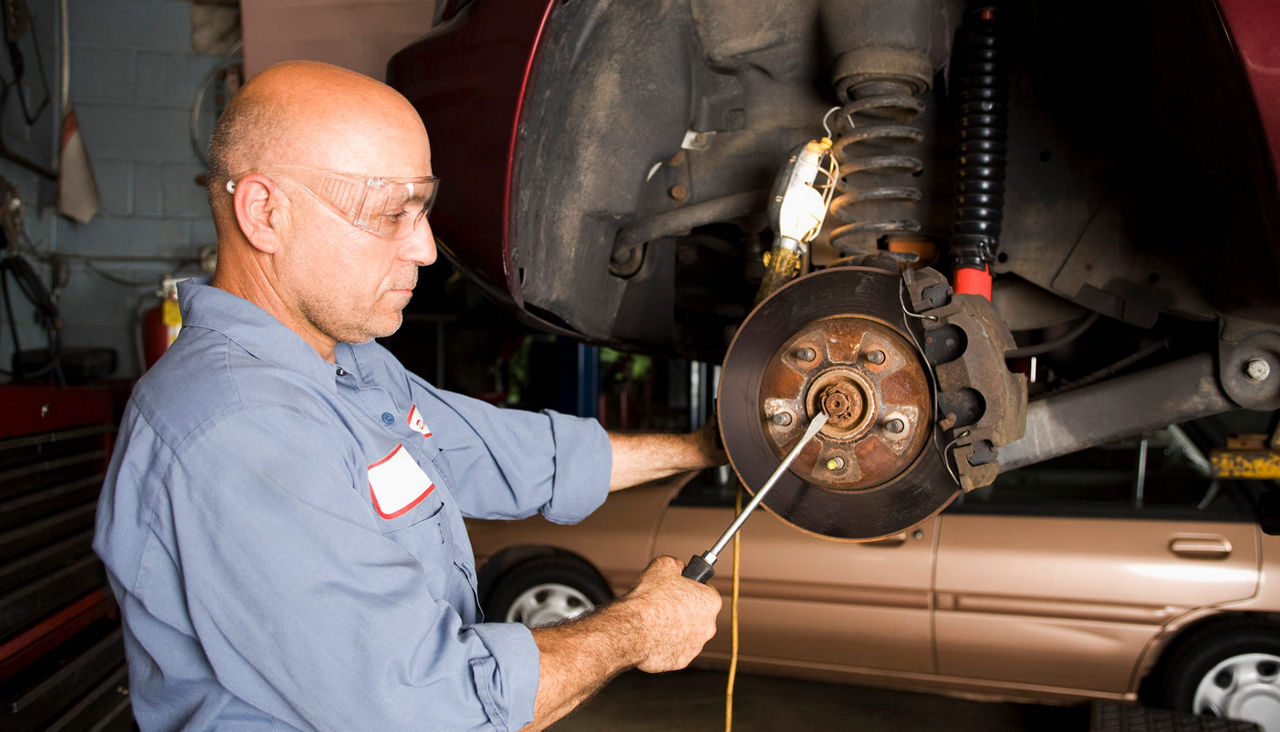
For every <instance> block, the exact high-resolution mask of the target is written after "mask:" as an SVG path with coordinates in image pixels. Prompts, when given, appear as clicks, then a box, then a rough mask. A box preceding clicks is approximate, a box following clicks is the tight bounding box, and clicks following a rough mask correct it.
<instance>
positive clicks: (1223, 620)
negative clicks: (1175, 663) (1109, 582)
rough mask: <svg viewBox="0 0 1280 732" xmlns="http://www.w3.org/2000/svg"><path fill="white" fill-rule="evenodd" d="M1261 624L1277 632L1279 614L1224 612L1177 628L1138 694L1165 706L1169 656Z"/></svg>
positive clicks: (1177, 654)
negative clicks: (1163, 686)
mask: <svg viewBox="0 0 1280 732" xmlns="http://www.w3.org/2000/svg"><path fill="white" fill-rule="evenodd" d="M1258 624H1267V625H1272V626H1275V629H1276V631H1277V632H1280V613H1258V612H1231V613H1221V614H1218V615H1211V616H1209V617H1207V618H1202V619H1200V620H1197V621H1195V622H1193V623H1191V624H1190V625H1188V626H1186V627H1185V628H1182V629H1181V630H1179V631H1177V633H1176V634H1175V635H1174V636H1173V638H1172V639H1170V640H1168V641H1167V642H1165V644H1164V647H1163V648H1160V649H1159V651H1158V653H1159V655H1158V656H1157V658H1156V662H1155V663H1153V664H1152V665H1151V668H1150V669H1149V670H1148V671H1147V674H1146V676H1144V677H1143V678H1142V681H1141V682H1140V683H1139V685H1138V697H1139V698H1140V699H1142V701H1143V702H1144V703H1146V704H1149V705H1155V706H1159V705H1162V704H1163V699H1162V698H1161V689H1160V684H1161V681H1162V680H1163V679H1164V678H1165V676H1166V674H1167V672H1168V667H1169V662H1170V659H1176V658H1178V656H1179V655H1180V653H1181V652H1182V650H1183V649H1184V648H1187V647H1188V646H1191V645H1194V644H1195V643H1198V642H1199V641H1200V640H1202V639H1204V638H1205V637H1206V636H1209V635H1214V634H1217V633H1224V632H1229V631H1230V630H1231V629H1232V628H1234V627H1237V626H1240V625H1258Z"/></svg>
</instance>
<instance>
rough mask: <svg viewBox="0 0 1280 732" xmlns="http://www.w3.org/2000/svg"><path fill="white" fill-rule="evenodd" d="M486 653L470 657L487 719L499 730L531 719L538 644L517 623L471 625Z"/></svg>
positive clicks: (536, 682) (515, 726)
mask: <svg viewBox="0 0 1280 732" xmlns="http://www.w3.org/2000/svg"><path fill="white" fill-rule="evenodd" d="M471 630H472V632H474V633H475V634H476V635H477V636H479V638H480V642H481V643H483V644H484V646H485V648H487V649H488V650H489V654H490V655H489V656H484V657H480V658H474V659H472V660H471V678H472V680H473V681H474V682H475V685H476V693H477V695H479V697H480V703H481V704H482V705H483V706H484V710H485V712H486V713H487V714H488V715H489V721H490V722H491V723H492V724H493V726H494V727H497V728H498V729H500V730H506V729H520V728H521V727H523V726H524V725H526V724H528V723H529V722H532V721H533V707H534V701H535V699H536V698H537V696H538V646H537V644H536V643H534V640H533V634H532V633H530V632H529V629H528V628H526V627H525V626H523V625H521V624H519V623H483V624H481V625H474V626H472V628H471Z"/></svg>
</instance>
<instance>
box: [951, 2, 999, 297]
mask: <svg viewBox="0 0 1280 732" xmlns="http://www.w3.org/2000/svg"><path fill="white" fill-rule="evenodd" d="M997 19H998V13H997V8H996V5H995V4H994V3H991V2H986V3H978V4H975V5H974V6H972V7H971V8H970V9H969V10H968V11H967V12H966V14H965V20H964V23H963V25H961V27H960V30H959V31H958V32H957V33H956V42H955V46H954V48H953V50H952V64H951V74H952V85H953V96H954V98H955V99H956V100H957V104H958V108H957V115H956V118H957V124H958V127H957V131H956V188H955V205H954V208H953V211H952V222H953V223H952V230H951V258H952V263H953V265H954V267H955V275H954V280H955V282H954V285H955V290H956V292H959V293H969V294H978V295H984V296H986V298H987V299H988V300H989V299H991V261H992V259H993V258H994V257H995V255H996V250H997V249H998V248H999V245H1000V220H1001V218H1003V215H1004V169H1005V153H1006V149H1007V146H1006V137H1007V129H1008V105H1007V103H1006V102H1007V99H1008V88H1007V82H1006V80H1005V75H1004V68H1003V66H1002V63H1001V58H1000V47H999V38H998V36H997V32H996V31H997Z"/></svg>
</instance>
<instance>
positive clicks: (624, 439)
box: [609, 423, 725, 491]
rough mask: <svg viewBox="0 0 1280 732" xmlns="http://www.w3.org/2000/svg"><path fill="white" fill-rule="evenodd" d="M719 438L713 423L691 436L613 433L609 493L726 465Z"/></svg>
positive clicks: (688, 434) (689, 434)
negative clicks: (692, 471)
mask: <svg viewBox="0 0 1280 732" xmlns="http://www.w3.org/2000/svg"><path fill="white" fill-rule="evenodd" d="M715 435H716V433H715V427H714V425H713V424H711V423H708V424H707V425H706V426H704V427H703V428H702V429H700V430H698V431H697V432H690V433H687V434H675V435H673V434H645V433H640V434H628V433H625V432H610V433H609V442H610V444H611V446H612V448H613V468H612V470H611V472H610V474H609V490H611V491H616V490H618V489H620V488H629V487H631V486H634V485H640V484H642V483H648V482H649V481H653V480H658V479H660V478H666V477H668V476H671V475H675V474H677V473H684V472H687V471H690V470H702V469H703V468H711V467H715V466H717V465H723V464H724V462H725V455H724V449H723V448H721V447H720V446H719V445H717V444H716V436H715Z"/></svg>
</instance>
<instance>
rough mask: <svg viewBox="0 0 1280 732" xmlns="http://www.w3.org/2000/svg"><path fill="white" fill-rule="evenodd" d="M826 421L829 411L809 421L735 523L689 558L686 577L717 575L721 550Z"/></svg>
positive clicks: (700, 579) (704, 578)
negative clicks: (713, 542)
mask: <svg viewBox="0 0 1280 732" xmlns="http://www.w3.org/2000/svg"><path fill="white" fill-rule="evenodd" d="M826 423H827V413H826V412H818V414H817V415H815V416H814V418H813V421H812V422H810V423H809V428H808V429H806V430H805V431H804V435H803V436H802V437H801V438H800V441H799V442H797V443H796V444H795V445H794V446H792V448H791V452H789V453H787V456H786V457H785V458H783V459H782V464H780V465H779V466H778V468H777V469H776V470H774V471H773V474H772V475H770V476H769V479H768V480H766V481H765V482H764V485H762V486H760V490H758V491H756V494H755V495H754V496H752V498H751V502H750V503H748V504H747V507H746V508H744V509H742V513H740V514H738V515H737V516H736V517H734V519H733V523H731V524H729V528H728V529H726V530H725V532H724V534H722V535H721V536H720V540H719V541H717V542H716V543H715V545H713V546H712V547H711V548H710V549H708V550H706V551H705V552H703V553H702V554H695V555H693V558H692V559H690V560H689V564H687V565H686V566H685V568H684V572H683V573H682V574H683V575H684V576H685V577H688V578H689V579H691V580H694V581H695V582H702V583H703V584H705V583H706V581H707V580H709V579H711V578H712V577H713V576H715V573H716V570H715V563H716V560H717V559H719V558H720V552H721V551H723V550H724V547H725V545H726V544H728V543H729V540H730V539H732V538H733V535H734V534H736V533H738V529H740V528H742V524H743V523H745V522H746V520H747V518H749V517H750V516H751V512H752V511H754V510H756V506H759V505H760V501H763V500H764V497H765V494H766V493H768V492H769V490H770V489H771V488H773V484H774V483H777V482H778V479H779V478H781V477H782V474H783V473H785V472H786V471H787V468H789V467H791V463H793V462H795V459H796V456H797V455H799V454H800V451H801V450H802V449H804V446H805V445H807V444H809V440H812V439H813V437H814V435H816V434H818V430H820V429H822V425H824V424H826Z"/></svg>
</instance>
